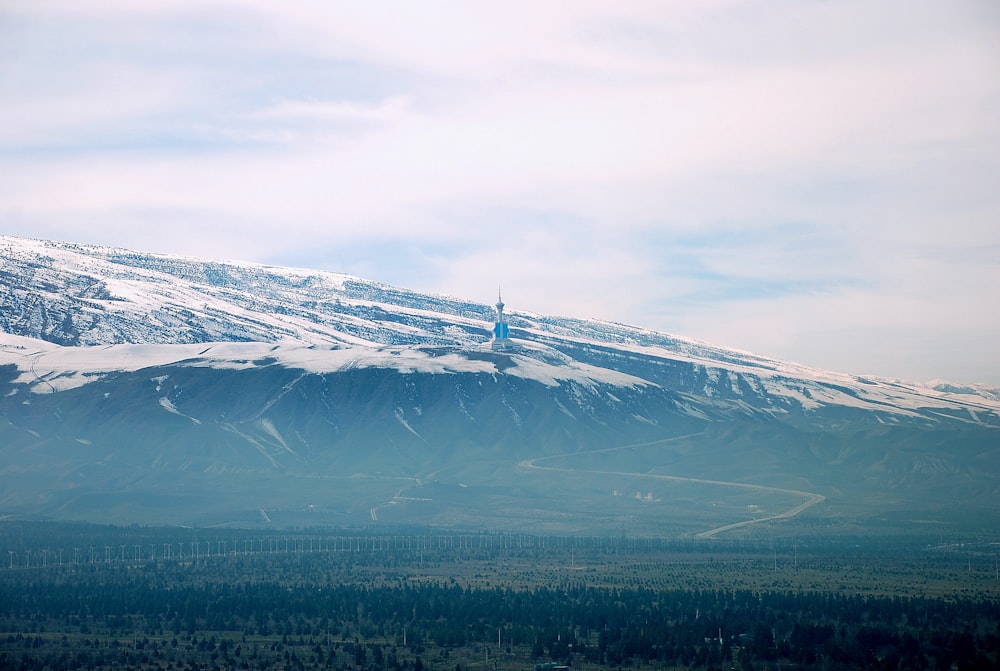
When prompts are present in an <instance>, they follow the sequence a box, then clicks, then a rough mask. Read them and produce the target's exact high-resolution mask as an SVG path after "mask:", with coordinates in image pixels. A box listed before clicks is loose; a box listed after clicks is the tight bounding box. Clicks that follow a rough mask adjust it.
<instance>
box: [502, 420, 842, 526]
mask: <svg viewBox="0 0 1000 671" xmlns="http://www.w3.org/2000/svg"><path fill="white" fill-rule="evenodd" d="M695 435H698V434H689V435H685V436H678V437H676V438H671V439H668V440H658V441H654V442H650V443H639V444H636V445H623V446H621V447H609V448H605V449H600V450H590V451H587V452H579V453H577V454H575V455H566V454H559V455H551V456H545V457H536V458H534V459H525V460H524V461H521V462H519V463H518V466H520V467H521V468H524V469H527V470H539V471H549V472H562V473H590V474H594V475H616V476H627V477H634V478H650V479H653V480H670V481H673V482H693V483H697V484H702V485H717V486H720V487H735V488H739V489H749V490H753V491H758V492H766V493H769V494H787V495H790V496H801V497H802V498H803V499H805V500H804V501H803V502H802V503H800V504H798V505H797V506H794V507H793V508H789V509H788V510H786V511H784V512H781V513H777V514H775V515H768V516H766V517H758V518H754V519H750V520H743V521H742V522H733V523H731V524H724V525H722V526H719V527H715V528H712V529H708V530H707V531H701V532H699V533H697V534H695V536H696V537H697V538H712V537H713V536H716V535H717V534H721V533H725V532H727V531H732V530H733V529H739V528H741V527H747V526H750V525H752V524H760V523H762V522H770V521H773V520H781V519H788V518H790V517H795V516H796V515H798V514H799V513H801V512H802V511H803V510H806V509H807V508H811V507H812V506H814V505H816V504H817V503H822V502H823V501H825V500H826V497H825V496H823V495H822V494H814V493H812V492H803V491H800V490H798V489H782V488H780V487H768V486H766V485H754V484H748V483H745V482H727V481H724V480H706V479H704V478H685V477H682V476H679V475H659V474H653V473H632V472H629V471H605V470H589V469H577V468H563V467H558V466H539V465H538V462H540V461H545V460H548V459H565V458H566V457H570V456H580V455H585V454H600V453H608V452H618V451H622V450H632V449H635V448H641V447H649V446H652V445H662V444H664V443H667V442H672V441H678V440H684V439H686V438H691V437H692V436H695Z"/></svg>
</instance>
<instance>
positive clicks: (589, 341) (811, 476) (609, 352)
mask: <svg viewBox="0 0 1000 671" xmlns="http://www.w3.org/2000/svg"><path fill="white" fill-rule="evenodd" d="M509 307H514V310H513V312H511V313H509V315H508V317H509V323H510V327H511V338H512V345H513V347H512V348H511V349H510V350H508V351H494V350H493V349H492V348H491V347H490V338H491V334H492V326H493V320H494V319H495V311H494V309H493V307H492V306H490V305H487V304H482V303H477V302H473V301H468V300H459V299H454V298H448V297H444V296H429V295H424V294H419V293H416V292H411V291H407V290H405V289H401V288H395V287H390V286H387V285H383V284H378V283H375V282H370V281H367V280H363V279H360V278H356V277H351V276H347V275H341V274H336V273H330V272H320V271H311V270H302V269H289V268H277V267H271V266H262V265H254V264H246V263H234V262H226V261H218V260H199V259H190V258H180V257H173V256H166V255H156V254H143V253H137V252H131V251H127V250H121V249H112V248H103V247H93V246H85V245H74V244H67V243H55V242H44V241H33V240H25V239H20V238H11V237H0V331H2V333H0V445H2V449H0V515H6V516H21V517H34V518H43V517H47V518H58V519H87V520H91V521H106V522H119V523H132V522H149V523H151V522H157V523H159V522H166V523H174V524H196V525H210V524H227V523H228V524H240V525H256V524H266V525H275V526H281V525H311V524H337V525H358V526H368V525H383V526H384V525H397V524H398V525H411V524H421V525H433V526H445V527H459V528H471V529H505V530H538V531H541V530H545V531H548V532H556V533H560V532H564V533H593V534H604V533H622V532H627V533H635V534H640V535H646V534H658V535H659V534H667V535H671V534H698V533H703V534H708V535H713V534H714V535H719V536H721V535H726V534H728V535H733V534H774V533H804V532H806V531H807V530H810V532H817V533H836V532H837V531H839V530H842V529H851V530H857V529H859V528H861V529H879V530H893V531H901V530H913V529H917V530H930V531H929V533H936V530H937V529H940V528H941V527H942V525H952V526H953V525H959V526H961V527H962V528H967V529H971V530H976V529H983V530H986V529H992V528H993V526H994V525H995V524H996V522H997V521H998V520H1000V504H997V503H996V502H997V501H1000V499H998V497H997V494H998V493H1000V491H998V484H1000V483H998V476H1000V390H996V389H990V388H984V387H972V386H968V385H963V384H960V383H944V382H938V383H934V384H933V385H928V384H918V383H911V382H904V381H900V380H887V379H876V378H865V377H859V376H855V375H849V374H843V373H833V372H829V371H820V370H814V369H810V368H808V367H804V366H801V365H797V364H791V363H787V362H782V361H778V360H775V359H771V358H768V357H764V356H759V355H755V354H751V353H748V352H741V351H735V350H730V349H725V348H721V347H717V346H713V345H710V344H708V343H704V342H700V341H697V340H692V339H688V338H681V337H677V336H673V335H668V334H663V333H658V332H655V331H650V330H647V329H642V328H638V327H633V326H626V325H622V324H614V323H608V322H601V321H594V320H586V319H572V318H564V317H546V316H540V315H534V314H527V313H523V312H518V311H517V310H516V306H509ZM725 527H728V528H725Z"/></svg>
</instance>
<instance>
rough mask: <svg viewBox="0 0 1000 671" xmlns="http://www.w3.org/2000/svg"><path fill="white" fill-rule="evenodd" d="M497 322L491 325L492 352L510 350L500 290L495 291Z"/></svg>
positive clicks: (508, 331) (508, 332) (508, 329)
mask: <svg viewBox="0 0 1000 671" xmlns="http://www.w3.org/2000/svg"><path fill="white" fill-rule="evenodd" d="M496 308H497V320H496V323H495V324H493V345H492V347H493V349H494V350H507V349H510V340H508V337H509V336H510V328H509V327H508V326H507V322H506V321H504V318H503V298H502V297H501V295H500V289H497V304H496Z"/></svg>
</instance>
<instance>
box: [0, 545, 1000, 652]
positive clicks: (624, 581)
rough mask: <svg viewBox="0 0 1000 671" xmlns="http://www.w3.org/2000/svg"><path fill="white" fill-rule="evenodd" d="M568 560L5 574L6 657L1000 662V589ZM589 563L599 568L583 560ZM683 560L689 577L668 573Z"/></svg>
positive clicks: (220, 565) (442, 559)
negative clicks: (803, 580) (786, 579)
mask: <svg viewBox="0 0 1000 671" xmlns="http://www.w3.org/2000/svg"><path fill="white" fill-rule="evenodd" d="M294 547H296V546H295V545H294V544H292V545H291V546H290V548H294ZM298 547H301V548H304V547H305V544H304V543H303V544H299V545H298ZM455 552H457V551H455ZM566 552H567V549H566V548H565V547H564V546H560V547H558V548H554V549H552V550H549V551H546V552H536V553H535V554H534V555H532V556H531V557H524V556H522V555H523V553H519V552H515V551H511V553H509V554H508V555H504V554H503V553H494V554H493V555H491V556H488V557H486V558H485V559H482V560H477V561H467V560H463V559H461V558H453V559H449V557H448V556H447V552H445V551H444V550H442V551H439V552H438V553H437V554H436V556H435V557H434V559H433V561H427V560H426V559H423V558H419V557H411V558H410V559H409V560H405V561H402V560H401V559H400V558H399V557H395V558H393V557H390V556H387V555H386V554H385V553H377V552H367V553H366V552H340V553H336V552H313V553H308V552H304V551H303V552H298V553H296V552H294V551H292V550H291V549H290V550H289V551H288V552H283V551H275V552H273V553H263V554H258V555H254V554H249V555H245V556H241V555H235V554H233V555H228V556H226V555H221V556H214V557H210V556H204V557H194V556H189V557H187V558H186V559H182V558H171V559H167V558H165V557H162V558H160V559H152V558H150V559H146V560H130V561H111V562H96V563H93V564H89V563H78V564H73V563H66V564H62V565H55V566H47V567H43V566H41V564H37V565H36V566H35V567H34V568H31V567H22V568H13V569H11V568H7V569H6V570H0V604H2V605H0V668H4V669H6V668H23V669H98V668H149V669H182V668H203V669H279V668H328V669H338V670H343V671H346V670H348V669H351V670H352V671H424V670H425V669H426V670H427V671H430V670H431V669H441V670H443V671H459V670H460V669H461V670H462V671H474V669H475V668H481V669H486V670H487V671H488V670H489V669H490V668H496V669H523V670H525V671H530V670H531V669H532V668H533V667H534V666H535V665H538V664H542V663H545V662H555V663H557V664H558V665H569V666H572V667H574V668H593V669H597V668H608V669H620V668H625V667H635V666H648V667H649V668H657V669H669V668H695V669H701V668H704V669H729V668H740V669H765V668H783V669H784V668H798V669H855V668H873V669H893V670H896V669H940V670H947V669H952V668H955V669H978V668H982V669H991V668H997V666H998V660H1000V601H998V600H997V598H996V597H995V595H987V594H977V593H975V592H974V591H973V592H968V591H962V590H957V591H956V592H954V593H953V594H952V595H950V596H947V597H942V596H933V597H931V596H905V597H904V596H892V595H891V594H878V593H868V594H863V593H858V592H857V591H854V592H853V593H850V592H849V593H845V592H844V590H839V591H838V590H834V589H811V590H802V589H794V590H775V589H768V590H760V589H746V588H735V587H733V586H732V585H722V584H718V585H716V586H714V587H713V586H711V585H706V584H705V583H704V582H700V583H699V585H700V586H697V587H696V586H693V583H694V581H691V580H678V578H677V577H676V576H678V575H690V576H697V575H714V576H718V575H724V574H723V573H719V571H720V569H721V570H728V569H725V567H726V566H727V562H730V561H736V560H737V559H738V560H739V561H740V562H742V563H741V564H740V566H742V567H743V569H741V570H748V569H747V567H752V566H755V564H753V562H755V561H756V562H757V563H758V564H759V565H760V566H761V567H763V568H767V569H771V567H770V566H769V565H768V564H769V562H768V561H767V560H768V557H767V556H766V555H761V556H760V557H758V558H757V559H746V558H737V557H730V556H726V555H722V556H718V557H717V556H711V557H706V556H704V555H703V554H702V555H700V556H692V555H678V554H676V553H674V554H671V555H669V556H667V555H663V554H661V553H651V552H647V553H645V554H642V553H639V554H638V555H637V556H635V557H630V556H627V555H626V556H623V555H621V553H619V554H617V555H616V556H615V559H614V561H611V560H610V559H609V557H607V556H603V557H601V556H597V555H594V554H588V553H584V552H582V551H578V550H570V552H571V555H570V558H571V561H572V562H573V563H574V566H571V567H570V568H569V569H567V570H563V569H562V568H560V570H559V571H554V570H553V571H552V572H549V573H547V572H546V569H545V564H546V563H548V562H551V563H555V564H558V565H559V566H560V567H563V566H565V564H566V559H567V556H566ZM407 556H409V555H407ZM772 559H773V561H775V562H776V558H773V557H772ZM633 560H637V562H638V563H636V562H634V561H633ZM798 561H799V556H798V555H796V562H798ZM809 561H816V559H815V556H813V555H808V554H806V553H803V555H802V557H801V562H802V564H806V563H807V562H809ZM748 562H749V563H748ZM588 563H589V566H590V567H591V568H593V569H594V570H588V571H583V570H582V569H583V567H584V566H585V565H588ZM576 564H579V565H576ZM671 564H678V565H681V566H683V567H684V568H683V570H684V571H685V572H686V573H683V574H679V573H677V572H676V571H675V572H674V573H672V574H668V573H665V572H666V571H667V569H668V567H669V566H670V565H671ZM775 565H776V564H775ZM633 566H640V567H641V572H635V571H634V570H633V569H632V568H630V567H633ZM796 570H799V569H798V565H796ZM803 570H804V569H803ZM506 575H515V576H518V579H517V580H510V579H506V578H503V577H502V576H506ZM555 575H558V576H561V577H559V578H558V579H553V578H552V577H551V576H555ZM658 575H672V576H674V577H672V578H670V579H669V580H660V579H656V576H658ZM546 576H548V577H546ZM685 583H686V584H685ZM889 591H891V590H883V592H889ZM838 592H839V593H838Z"/></svg>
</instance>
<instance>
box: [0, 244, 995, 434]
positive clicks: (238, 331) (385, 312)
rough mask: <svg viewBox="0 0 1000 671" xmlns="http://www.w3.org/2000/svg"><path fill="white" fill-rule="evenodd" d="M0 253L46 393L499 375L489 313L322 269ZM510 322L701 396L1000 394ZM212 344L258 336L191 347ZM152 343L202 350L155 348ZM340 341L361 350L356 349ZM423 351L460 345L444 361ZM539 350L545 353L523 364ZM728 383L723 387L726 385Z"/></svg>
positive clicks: (5, 285)
mask: <svg viewBox="0 0 1000 671" xmlns="http://www.w3.org/2000/svg"><path fill="white" fill-rule="evenodd" d="M0 255H2V258H3V267H2V270H0V280H2V284H0V306H2V311H0V329H2V331H4V332H5V333H6V334H11V335H14V336H21V337H26V338H33V339H36V340H42V341H45V342H47V343H52V344H55V345H62V346H69V347H70V348H69V349H64V348H62V347H60V348H53V347H51V346H50V345H45V344H42V343H36V344H28V345H26V344H25V343H23V342H21V343H20V344H15V341H12V340H11V339H10V337H9V336H3V340H0V363H13V364H14V365H16V366H18V368H19V369H20V370H22V371H23V372H22V375H21V377H20V378H19V379H20V380H21V381H23V382H27V383H29V384H31V388H32V389H33V390H34V391H36V392H37V391H46V390H51V389H55V388H57V387H58V388H67V387H69V386H73V385H75V384H82V383H84V382H86V381H88V380H93V379H94V378H95V376H97V375H100V374H101V373H107V372H110V371H119V370H126V369H128V370H135V369H137V368H142V367H148V366H150V365H153V364H159V363H164V362H177V361H181V360H192V361H200V362H201V364H200V365H223V363H222V361H223V360H225V359H230V360H236V361H253V360H260V359H264V358H268V357H270V359H271V360H273V361H275V362H277V363H281V364H282V365H286V366H290V367H297V368H303V369H306V370H311V371H315V372H329V371H332V370H336V369H340V368H341V367H345V366H359V365H364V366H387V367H392V368H397V369H400V370H405V369H422V370H428V371H430V370H435V371H440V372H446V371H458V370H465V371H469V370H480V371H483V370H492V371H493V372H495V367H492V366H493V364H490V363H488V362H486V361H483V360H478V361H476V360H469V359H468V357H467V355H466V354H463V353H468V352H478V351H481V350H484V349H488V346H489V336H490V328H491V326H492V320H493V319H494V318H495V314H494V309H493V307H492V306H490V305H486V304H479V303H474V302H471V301H463V300H459V299H454V298H449V297H444V296H431V295H424V294H419V293H416V292H410V291H406V290H402V289H398V288H395V287H391V286H388V285H384V284H379V283H377V282H371V281H367V280H363V279H360V278H357V277H353V276H350V275H344V274H339V273H333V272H328V271H312V270H306V269H297V268H282V267H276V266H267V265H262V264H253V263H243V262H229V261H217V260H203V259H196V258H188V257H179V256H169V255H159V254H144V253H137V252H131V251H127V250H122V249H115V248H109V247H99V246H91V245H79V244H71V243H60V242H49V241H39V240H28V239H24V238H14V237H6V236H5V237H0ZM509 321H510V323H511V327H512V329H513V337H514V338H515V341H517V342H519V343H520V344H521V353H520V355H517V356H516V357H515V359H516V360H517V361H519V362H521V363H520V364H519V365H517V366H514V367H513V369H510V370H508V372H511V370H512V371H518V370H520V371H521V373H522V374H524V375H532V374H535V375H538V376H540V377H541V378H545V379H559V378H560V377H562V378H570V377H574V376H578V377H587V376H589V377H590V378H592V379H596V380H602V381H605V382H609V383H611V382H612V381H615V382H617V383H626V384H634V383H637V382H640V381H641V382H645V383H647V384H648V383H653V384H663V383H664V381H663V380H658V379H656V378H655V377H654V378H653V379H643V378H642V377H641V375H640V376H637V375H635V373H634V372H633V373H624V371H613V370H612V368H614V361H615V360H616V359H621V358H623V357H624V358H631V359H643V360H647V361H659V362H671V363H673V364H677V363H684V364H689V365H691V366H695V367H697V368H699V369H701V370H702V371H703V374H704V375H705V377H706V382H707V384H706V385H705V387H704V388H703V389H701V390H691V391H695V392H698V391H700V392H701V393H702V394H703V395H704V396H705V397H707V398H712V397H714V396H719V395H721V396H726V395H736V396H739V395H740V391H741V385H745V386H748V387H749V389H750V390H751V391H752V392H754V393H757V394H768V395H772V396H781V397H784V398H785V399H789V400H791V401H794V402H795V403H798V404H800V405H801V406H802V407H803V408H806V409H814V408H817V407H819V406H821V405H824V404H837V405H847V406H853V407H859V408H871V409H875V410H880V411H886V410H889V409H892V410H893V411H894V412H895V413H897V414H899V413H902V414H905V415H910V414H912V412H913V411H915V410H918V409H920V408H929V407H936V408H940V409H943V410H945V411H947V412H948V413H950V415H951V416H952V417H953V418H956V417H961V416H962V415H964V418H963V421H973V422H980V421H983V419H984V417H985V418H986V422H987V423H988V424H992V423H993V419H995V418H996V417H997V416H998V415H1000V390H994V389H990V388H986V387H977V386H959V385H954V384H950V383H942V382H936V383H934V384H919V383H912V382H904V381H900V380H888V379H878V378H866V377H862V376H856V375H849V374H843V373H835V372H832V371H823V370H817V369H812V368H809V367H806V366H801V365H798V364H792V363H788V362H782V361H779V360H777V359H773V358H768V357H764V356H760V355H756V354H752V353H749V352H743V351H737V350H731V349H725V348H721V347H716V346H713V345H711V344H709V343H705V342H701V341H698V340H694V339H690V338H682V337H678V336H673V335H668V334H663V333H658V332H655V331H651V330H649V329H643V328H639V327H634V326H628V325H624V324H618V323H613V322H605V321H598V320H586V319H571V318H561V317H545V316H540V315H535V314H530V313H524V312H517V311H513V312H512V313H510V316H509ZM0 336H2V334H0ZM205 343H257V344H247V345H244V346H242V347H235V346H233V345H229V346H228V347H223V346H221V345H219V344H214V345H212V346H211V347H210V348H204V347H197V346H196V345H199V344H205ZM157 344H159V345H170V346H177V345H195V346H194V347H183V348H181V349H176V348H171V347H167V348H156V347H152V345H157ZM127 345H132V346H133V347H128V346H127ZM25 348H26V349H27V350H30V351H31V353H30V354H29V353H27V351H26V349H25ZM92 348H93V349H92ZM340 348H363V349H362V350H354V352H353V354H347V353H345V352H344V351H339V350H340ZM420 348H430V349H433V348H449V349H451V350H454V352H453V353H452V354H450V355H449V357H450V359H449V358H442V357H441V356H439V355H435V356H429V355H428V354H427V352H422V351H421V349H420ZM362 352H363V354H362ZM581 355H584V356H583V358H581ZM529 360H534V362H535V363H534V364H532V365H530V366H529V365H528V361H529ZM210 361H211V362H214V363H210ZM230 365H231V363H230ZM555 367H561V368H562V371H561V372H559V371H557V370H556V368H555ZM29 371H31V372H30V373H29ZM532 371H533V372H532ZM29 378H30V379H29ZM32 380H34V381H36V382H37V384H36V383H33V382H32ZM56 380H58V381H57V382H56ZM719 385H724V386H725V387H727V390H725V391H720V390H719V389H718V386H719ZM925 414H926V413H925Z"/></svg>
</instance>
